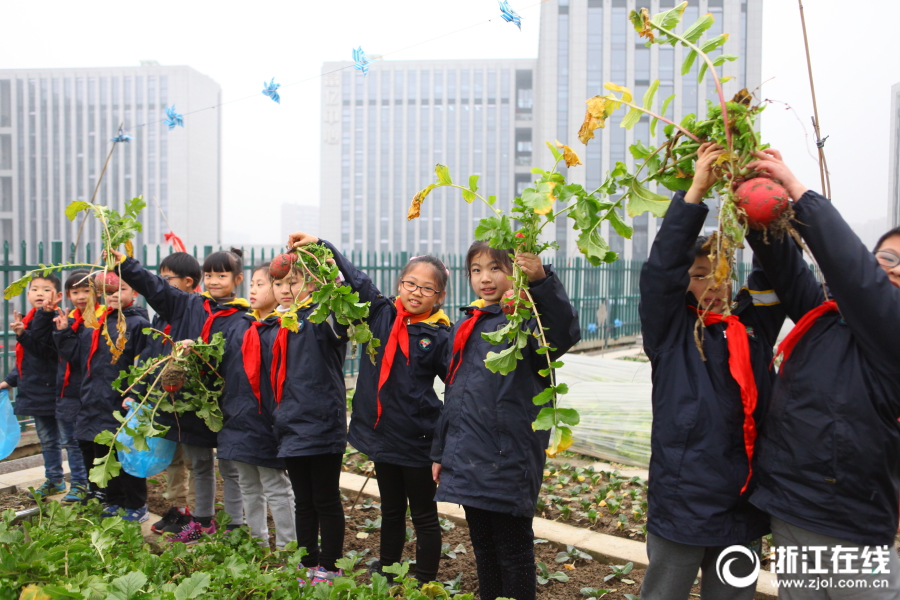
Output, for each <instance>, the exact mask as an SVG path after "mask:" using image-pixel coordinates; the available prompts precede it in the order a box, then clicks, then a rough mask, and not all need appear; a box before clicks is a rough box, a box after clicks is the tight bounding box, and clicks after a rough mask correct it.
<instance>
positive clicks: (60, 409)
mask: <svg viewBox="0 0 900 600" xmlns="http://www.w3.org/2000/svg"><path fill="white" fill-rule="evenodd" d="M105 310H106V307H104V306H98V307H96V309H95V311H96V315H97V318H100V317H101V316H102V315H103V313H104V312H105ZM55 316H56V313H55V312H54V313H48V312H44V311H39V312H38V313H37V315H36V316H35V319H34V325H35V333H38V332H39V333H40V335H41V336H43V337H44V339H45V340H46V342H47V343H48V344H50V345H51V346H53V348H54V349H55V348H56V345H55V344H54V343H53V332H54V331H56V324H55V323H54V322H53V319H54V317H55ZM68 318H69V327H72V325H73V324H74V323H75V311H74V310H73V311H70V312H69V315H68ZM82 327H84V324H83V323H82V324H81V325H79V329H81V328H82ZM67 368H68V371H69V381H68V382H66V369H67ZM82 376H83V373H82V370H81V369H80V368H79V367H78V366H77V363H76V364H75V365H71V366H70V364H69V362H68V361H66V360H65V359H64V358H63V357H62V356H60V357H59V359H58V361H57V363H56V418H57V419H60V420H63V421H69V422H72V423H74V422H75V417H76V416H77V415H78V409H80V408H81V379H82Z"/></svg>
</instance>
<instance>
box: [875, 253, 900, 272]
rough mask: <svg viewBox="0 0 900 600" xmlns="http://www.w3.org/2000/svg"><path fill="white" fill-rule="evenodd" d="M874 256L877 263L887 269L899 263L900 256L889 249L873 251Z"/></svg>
mask: <svg viewBox="0 0 900 600" xmlns="http://www.w3.org/2000/svg"><path fill="white" fill-rule="evenodd" d="M875 258H877V259H878V264H880V265H881V266H882V267H885V268H888V269H893V268H894V267H896V266H897V265H900V256H898V255H897V254H896V253H895V252H892V251H891V250H879V251H878V252H876V253H875Z"/></svg>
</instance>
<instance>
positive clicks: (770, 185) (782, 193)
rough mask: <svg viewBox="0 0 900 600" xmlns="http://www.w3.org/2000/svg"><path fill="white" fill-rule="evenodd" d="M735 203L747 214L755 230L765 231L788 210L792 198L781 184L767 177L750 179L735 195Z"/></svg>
mask: <svg viewBox="0 0 900 600" xmlns="http://www.w3.org/2000/svg"><path fill="white" fill-rule="evenodd" d="M734 197H735V203H736V204H737V205H738V206H739V207H741V208H742V209H744V211H745V212H746V213H747V221H748V222H749V224H750V226H751V227H753V228H754V229H765V228H766V227H768V226H769V225H771V224H772V222H773V221H775V220H776V219H778V218H779V217H780V216H781V215H782V214H783V213H784V211H785V209H787V207H788V204H789V203H790V196H789V195H788V193H787V190H785V189H784V188H783V187H782V186H781V185H780V184H779V183H776V182H775V181H773V180H771V179H769V178H767V177H754V178H753V179H748V180H747V181H745V182H744V183H742V184H741V185H740V187H738V189H737V191H736V192H735V194H734Z"/></svg>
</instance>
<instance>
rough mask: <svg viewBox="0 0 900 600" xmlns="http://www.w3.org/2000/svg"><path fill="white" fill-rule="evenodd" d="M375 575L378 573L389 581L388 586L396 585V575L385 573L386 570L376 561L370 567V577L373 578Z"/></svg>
mask: <svg viewBox="0 0 900 600" xmlns="http://www.w3.org/2000/svg"><path fill="white" fill-rule="evenodd" d="M373 573H378V574H379V575H382V576H383V577H385V578H386V579H387V582H388V585H393V583H394V577H396V575H394V574H393V573H385V572H384V568H383V566H382V564H381V561H380V560H375V561H373V562H372V563H371V564H370V565H369V575H370V576H371V575H372V574H373Z"/></svg>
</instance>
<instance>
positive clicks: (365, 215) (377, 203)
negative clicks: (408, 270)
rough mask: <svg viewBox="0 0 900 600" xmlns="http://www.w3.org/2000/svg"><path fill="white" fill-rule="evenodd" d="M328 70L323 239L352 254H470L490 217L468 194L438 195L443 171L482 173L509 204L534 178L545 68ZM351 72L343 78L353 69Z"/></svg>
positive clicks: (492, 64) (441, 64) (486, 190)
mask: <svg viewBox="0 0 900 600" xmlns="http://www.w3.org/2000/svg"><path fill="white" fill-rule="evenodd" d="M349 64H350V63H346V62H334V63H325V65H324V66H323V68H322V72H323V73H324V77H323V80H322V188H321V201H320V202H321V204H320V206H321V212H320V223H321V230H322V237H325V238H326V239H331V240H334V241H335V242H336V243H338V244H339V245H340V247H341V248H343V249H345V250H364V251H379V252H380V251H389V252H397V251H409V252H415V253H426V252H430V253H438V254H440V253H458V252H465V250H466V248H468V246H469V244H470V243H471V241H472V231H473V229H474V226H475V222H476V221H478V220H479V219H480V218H482V217H484V216H485V214H486V211H487V210H488V209H487V207H485V206H484V205H483V204H482V203H480V202H475V203H473V204H471V205H469V204H466V203H465V202H464V201H463V200H462V198H461V196H460V194H459V191H458V190H447V189H438V190H435V191H433V192H431V194H430V195H429V196H428V198H427V200H426V201H425V204H424V206H423V209H422V216H421V217H419V218H418V219H415V220H414V221H407V219H406V214H407V209H408V208H409V205H410V202H411V200H412V198H413V196H414V195H415V194H416V192H418V191H419V190H421V189H422V188H424V187H425V186H427V185H428V184H430V183H433V182H434V179H435V175H434V167H435V164H438V163H440V164H445V165H448V166H449V167H450V171H451V175H452V176H453V177H454V179H455V180H457V181H460V182H468V178H469V176H470V175H471V174H478V175H479V176H480V180H479V184H478V185H479V187H480V190H479V193H482V194H485V195H495V196H497V197H498V199H499V202H500V205H501V207H502V206H509V199H510V198H511V197H513V195H514V194H515V193H517V192H518V191H521V190H522V189H524V187H525V185H526V183H527V182H529V181H531V174H530V168H531V164H532V162H531V161H532V153H533V152H532V144H533V140H532V130H533V126H534V120H533V115H534V109H533V85H532V84H533V81H534V67H535V61H534V60H466V61H437V62H435V61H428V62H425V61H377V62H375V63H374V64H373V65H372V66H371V67H370V68H369V72H368V75H366V76H362V75H358V74H357V72H356V71H355V70H353V69H347V68H346V67H347V66H349ZM342 68H343V70H340V69H342Z"/></svg>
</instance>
